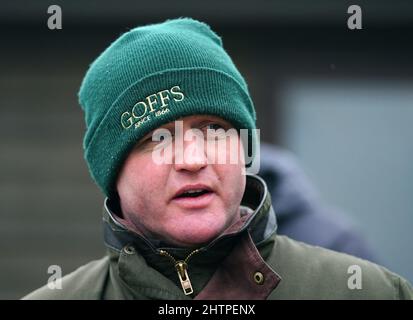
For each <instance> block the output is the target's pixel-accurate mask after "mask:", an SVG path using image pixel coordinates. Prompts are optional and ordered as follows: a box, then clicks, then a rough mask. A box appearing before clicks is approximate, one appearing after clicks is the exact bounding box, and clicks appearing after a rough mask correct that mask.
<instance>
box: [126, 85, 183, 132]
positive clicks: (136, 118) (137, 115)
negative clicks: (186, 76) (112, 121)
mask: <svg viewBox="0 0 413 320" xmlns="http://www.w3.org/2000/svg"><path fill="white" fill-rule="evenodd" d="M184 98H185V96H184V94H183V92H182V90H181V88H180V87H179V86H173V87H172V88H170V89H167V90H162V91H159V92H157V93H154V94H151V95H149V96H147V97H146V98H145V99H144V100H142V101H139V102H137V103H135V105H134V106H133V107H132V109H131V110H130V111H126V112H124V113H122V115H121V117H120V122H121V124H122V127H123V128H124V129H129V128H130V127H132V126H135V129H136V128H139V127H140V126H141V125H142V124H143V123H145V122H147V121H150V120H151V117H153V116H154V117H159V116H160V115H163V114H165V113H168V112H169V111H170V110H169V107H168V105H169V101H170V100H171V99H173V100H174V101H175V102H180V101H182V100H184Z"/></svg>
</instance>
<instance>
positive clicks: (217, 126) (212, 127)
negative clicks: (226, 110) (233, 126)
mask: <svg viewBox="0 0 413 320" xmlns="http://www.w3.org/2000/svg"><path fill="white" fill-rule="evenodd" d="M205 127H206V129H207V130H218V129H223V130H225V129H224V127H223V126H221V125H220V124H219V123H209V124H207V125H206V126H205Z"/></svg>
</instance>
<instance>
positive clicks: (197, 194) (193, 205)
mask: <svg viewBox="0 0 413 320" xmlns="http://www.w3.org/2000/svg"><path fill="white" fill-rule="evenodd" d="M214 194H215V192H214V191H213V190H212V188H210V187H208V186H205V185H200V184H198V185H187V186H185V187H183V188H181V189H179V190H178V192H176V194H175V196H174V197H173V198H172V201H173V202H174V203H175V204H177V205H179V206H180V207H183V208H187V209H197V208H202V207H206V206H208V205H209V204H210V203H211V201H212V200H213V198H214Z"/></svg>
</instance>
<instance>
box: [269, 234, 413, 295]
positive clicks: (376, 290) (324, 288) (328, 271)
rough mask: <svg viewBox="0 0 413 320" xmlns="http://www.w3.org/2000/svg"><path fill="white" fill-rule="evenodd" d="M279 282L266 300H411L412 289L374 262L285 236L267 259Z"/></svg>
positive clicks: (405, 282)
mask: <svg viewBox="0 0 413 320" xmlns="http://www.w3.org/2000/svg"><path fill="white" fill-rule="evenodd" d="M267 262H268V263H269V265H270V266H271V267H272V268H273V269H274V270H275V272H277V273H278V274H279V276H280V277H281V279H282V280H281V282H280V284H279V285H278V287H277V288H276V289H275V290H274V292H273V293H272V294H271V296H270V297H269V298H270V299H280V298H281V299H386V300H393V299H413V288H412V287H411V285H410V284H409V283H408V282H407V281H406V280H405V279H403V278H402V277H400V276H399V275H397V274H395V273H393V272H391V271H389V270H387V269H386V268H384V267H382V266H379V265H377V264H375V263H372V262H369V261H367V260H363V259H360V258H356V257H354V256H351V255H348V254H344V253H339V252H335V251H332V250H328V249H325V248H321V247H316V246H311V245H307V244H305V243H302V242H298V241H295V240H292V239H290V238H288V237H285V236H275V245H274V248H273V250H272V252H271V254H270V256H269V257H268V258H267Z"/></svg>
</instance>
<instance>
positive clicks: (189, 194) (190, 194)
mask: <svg viewBox="0 0 413 320" xmlns="http://www.w3.org/2000/svg"><path fill="white" fill-rule="evenodd" d="M209 193H212V191H210V190H207V189H196V190H187V191H184V192H182V193H180V194H178V195H177V196H176V197H175V199H180V198H197V197H201V196H203V195H205V194H209Z"/></svg>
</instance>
